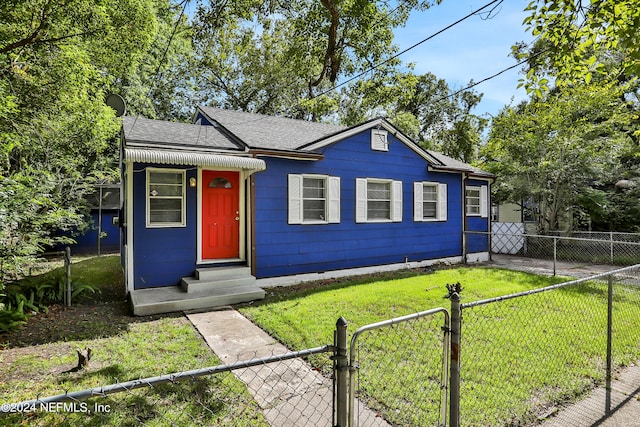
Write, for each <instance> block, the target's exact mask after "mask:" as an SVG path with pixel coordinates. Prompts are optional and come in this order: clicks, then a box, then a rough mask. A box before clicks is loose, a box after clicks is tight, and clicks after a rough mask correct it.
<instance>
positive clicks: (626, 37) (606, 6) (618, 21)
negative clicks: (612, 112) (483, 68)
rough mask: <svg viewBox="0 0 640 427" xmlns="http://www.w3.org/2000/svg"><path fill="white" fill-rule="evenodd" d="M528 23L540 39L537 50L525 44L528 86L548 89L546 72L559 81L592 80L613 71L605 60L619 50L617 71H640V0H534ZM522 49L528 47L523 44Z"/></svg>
mask: <svg viewBox="0 0 640 427" xmlns="http://www.w3.org/2000/svg"><path fill="white" fill-rule="evenodd" d="M525 10H526V11H528V12H530V15H529V16H528V17H527V18H526V19H525V20H524V25H526V26H527V30H528V31H530V32H531V34H532V35H534V36H536V37H538V41H537V43H536V45H535V46H534V47H532V48H531V49H519V48H516V51H518V54H517V56H518V57H519V59H527V60H528V61H529V64H528V66H529V70H528V72H527V76H526V77H527V83H526V86H527V89H528V90H529V92H530V93H538V94H541V90H545V89H547V83H548V82H547V81H546V78H545V77H544V74H545V71H549V70H551V73H552V75H553V76H554V80H555V82H556V84H559V85H566V84H568V85H573V84H578V83H580V84H589V83H591V82H592V80H593V79H594V77H596V76H598V75H604V74H610V73H611V70H610V69H608V67H607V66H606V65H605V64H606V62H607V58H608V57H609V58H610V56H611V54H610V52H619V55H618V58H617V61H616V62H617V66H616V68H617V72H616V73H615V74H619V73H621V74H623V75H626V76H637V75H638V74H639V72H640V35H639V34H638V27H639V25H640V1H638V0H621V1H609V0H592V1H590V2H575V1H569V0H563V1H557V0H534V1H531V2H530V3H529V5H528V6H527V8H526V9H525ZM520 48H522V46H520Z"/></svg>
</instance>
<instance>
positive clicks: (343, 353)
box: [333, 317, 349, 427]
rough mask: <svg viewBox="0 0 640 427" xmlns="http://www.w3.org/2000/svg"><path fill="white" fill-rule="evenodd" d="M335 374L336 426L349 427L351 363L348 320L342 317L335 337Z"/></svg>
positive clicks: (338, 322)
mask: <svg viewBox="0 0 640 427" xmlns="http://www.w3.org/2000/svg"><path fill="white" fill-rule="evenodd" d="M334 346H335V349H334V354H333V359H334V375H335V377H336V396H335V401H336V419H335V427H347V419H348V413H347V408H348V404H349V399H348V390H349V388H348V374H349V363H348V360H347V321H346V320H345V318H344V317H340V318H339V319H338V321H337V322H336V332H335V338H334Z"/></svg>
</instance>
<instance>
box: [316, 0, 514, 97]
mask: <svg viewBox="0 0 640 427" xmlns="http://www.w3.org/2000/svg"><path fill="white" fill-rule="evenodd" d="M503 1H504V0H493V1H491V2H489V3H487V4H485V5H484V6H482V7H481V8H479V9H476V10H474V11H473V12H471V13H469V14H468V15H466V16H464V17H462V18H460V19H458V20H457V21H455V22H453V23H452V24H449V25H447V26H446V27H444V28H442V29H441V30H439V31H437V32H435V33H433V34H431V35H430V36H429V37H427V38H425V39H422V40H421V41H419V42H418V43H415V44H414V45H412V46H410V47H408V48H406V49H404V50H403V51H401V52H398V53H396V54H395V55H393V56H391V57H390V58H387V59H385V60H384V61H382V62H379V63H378V64H375V65H373V66H371V67H369V68H368V69H367V70H365V71H363V72H362V73H360V74H357V75H355V76H353V77H351V78H349V79H348V80H346V81H344V82H342V83H340V84H337V85H335V86H333V87H332V88H330V89H327V90H325V91H324V92H322V93H319V94H318V95H315V96H314V97H313V98H317V97H319V96H322V95H326V94H327V93H329V92H332V91H334V90H336V89H338V88H339V87H342V86H344V85H346V84H347V83H351V82H352V81H354V80H356V79H359V78H360V77H362V76H364V75H365V74H367V73H369V72H371V71H374V70H376V69H377V68H379V67H381V66H382V65H384V64H386V63H388V62H390V61H392V60H394V59H396V58H398V57H399V56H401V55H403V54H405V53H407V52H409V51H410V50H412V49H415V48H416V47H418V46H420V45H421V44H423V43H425V42H427V41H429V40H431V39H432V38H434V37H436V36H438V35H440V34H442V33H444V32H445V31H447V30H449V29H450V28H452V27H454V26H456V25H458V24H459V23H461V22H462V21H464V20H466V19H468V18H470V17H472V16H474V15H477V14H478V13H479V12H481V11H482V10H484V9H486V8H487V7H489V6H491V5H493V4H495V3H497V4H496V6H497V5H499V4H500V3H502V2H503ZM396 9H397V8H396ZM494 9H495V7H494V8H493V9H492V10H494ZM394 10H395V9H394Z"/></svg>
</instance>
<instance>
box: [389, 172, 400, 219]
mask: <svg viewBox="0 0 640 427" xmlns="http://www.w3.org/2000/svg"><path fill="white" fill-rule="evenodd" d="M391 220H392V221H393V222H402V181H393V183H392V184H391Z"/></svg>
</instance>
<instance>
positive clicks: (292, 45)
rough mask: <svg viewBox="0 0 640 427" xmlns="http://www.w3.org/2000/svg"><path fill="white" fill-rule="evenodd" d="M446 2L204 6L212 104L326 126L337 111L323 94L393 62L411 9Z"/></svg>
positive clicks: (200, 44) (201, 50)
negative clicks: (398, 32)
mask: <svg viewBox="0 0 640 427" xmlns="http://www.w3.org/2000/svg"><path fill="white" fill-rule="evenodd" d="M439 2H440V1H439V0H437V1H422V2H420V1H417V0H409V1H405V2H401V3H399V4H398V5H397V6H396V7H395V8H394V9H390V8H389V6H388V5H387V4H386V3H384V2H381V3H380V4H378V3H376V2H370V1H368V0H322V1H319V2H318V1H311V0H303V1H300V2H289V3H281V2H274V1H269V2H261V1H260V2H258V1H248V2H237V3H233V4H225V5H224V7H223V6H221V5H219V4H218V3H215V2H211V3H210V4H209V5H208V6H205V5H201V6H200V8H199V9H198V13H197V14H196V19H195V23H194V27H195V40H196V47H197V52H198V55H199V56H200V57H202V60H203V62H202V64H203V67H202V70H203V78H204V81H203V83H202V84H201V85H200V86H201V87H202V88H208V90H206V94H207V95H208V99H209V103H215V104H218V105H221V106H226V107H229V108H236V109H243V110H248V111H253V112H262V113H272V114H284V115H287V116H290V117H298V118H309V119H313V120H318V119H320V117H321V115H322V114H325V113H327V112H328V109H330V108H331V107H333V108H334V110H335V107H336V105H337V104H336V102H337V99H336V98H335V97H327V96H318V95H319V94H321V93H323V92H325V91H326V90H327V89H329V88H330V87H332V86H333V85H334V84H336V83H337V82H338V80H339V79H340V78H341V77H346V76H349V75H352V74H355V73H358V72H362V71H364V70H367V69H369V67H371V66H372V65H373V64H378V63H380V62H382V61H383V60H384V59H387V58H389V57H390V56H391V55H392V54H393V53H394V52H395V47H394V46H393V44H392V42H393V33H392V30H393V28H395V27H397V26H399V25H402V24H404V23H405V22H406V20H407V18H408V16H409V12H410V11H411V10H415V9H426V8H428V7H429V6H431V5H432V4H435V3H439Z"/></svg>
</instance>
